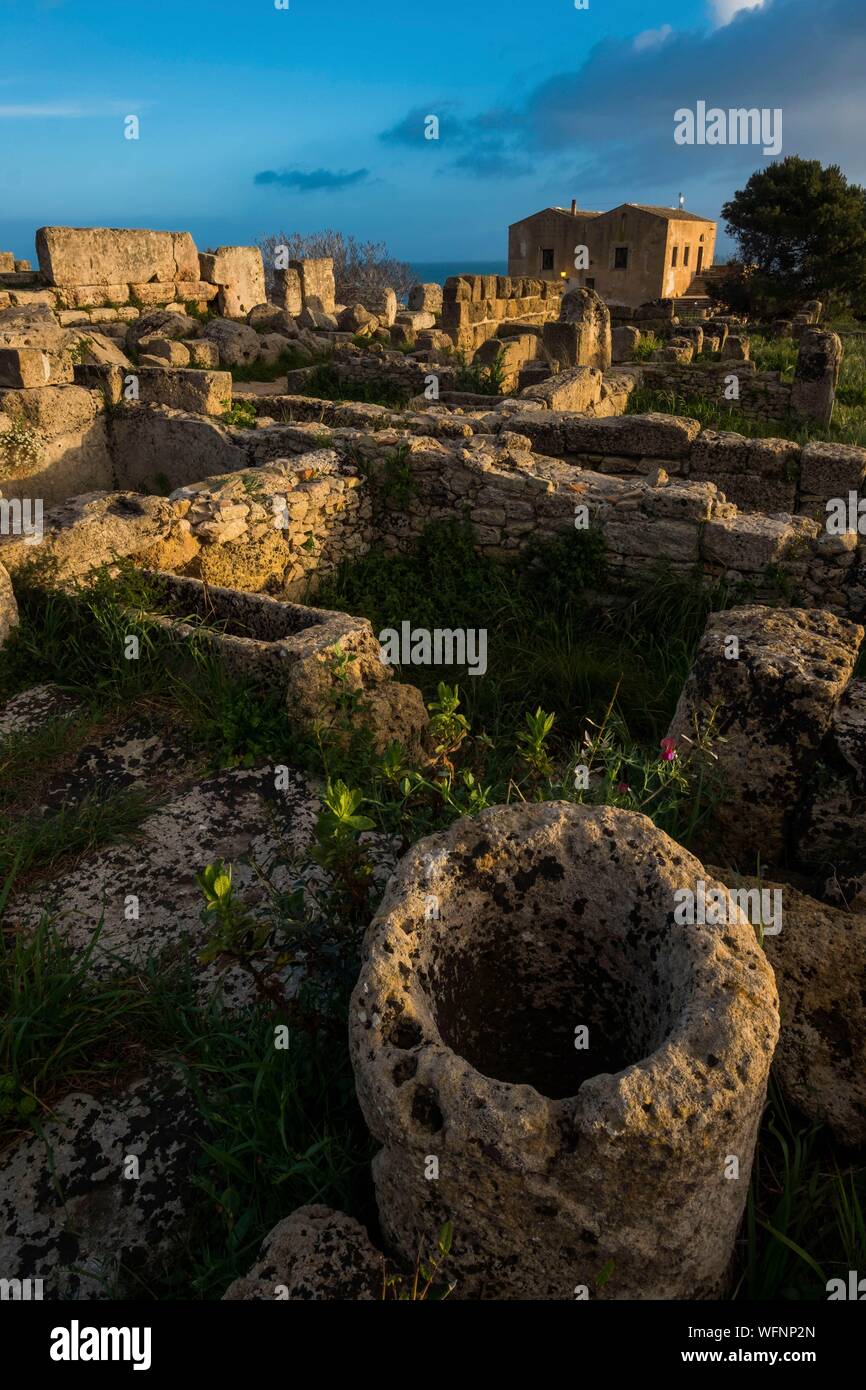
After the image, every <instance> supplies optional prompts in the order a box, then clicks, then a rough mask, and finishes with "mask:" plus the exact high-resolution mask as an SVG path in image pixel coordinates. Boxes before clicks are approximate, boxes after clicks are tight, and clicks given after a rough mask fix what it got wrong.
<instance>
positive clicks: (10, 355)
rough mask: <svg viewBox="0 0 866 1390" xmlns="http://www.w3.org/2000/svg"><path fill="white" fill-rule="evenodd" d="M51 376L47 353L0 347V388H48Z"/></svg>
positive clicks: (23, 348) (32, 349) (33, 349)
mask: <svg viewBox="0 0 866 1390" xmlns="http://www.w3.org/2000/svg"><path fill="white" fill-rule="evenodd" d="M51 376H52V372H51V358H50V357H49V355H48V353H47V352H42V351H41V350H40V349H39V348H34V347H21V348H9V347H0V386H9V387H16V388H17V387H31V386H47V385H48V383H49V381H50V380H51ZM70 379H71V376H70Z"/></svg>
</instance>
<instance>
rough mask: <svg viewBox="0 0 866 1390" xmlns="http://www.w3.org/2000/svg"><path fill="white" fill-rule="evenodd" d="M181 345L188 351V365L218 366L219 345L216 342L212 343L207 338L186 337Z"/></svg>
mask: <svg viewBox="0 0 866 1390" xmlns="http://www.w3.org/2000/svg"><path fill="white" fill-rule="evenodd" d="M183 346H184V347H185V348H186V350H187V352H188V353H189V365H190V366H191V367H218V366H219V364H220V351H219V346H218V344H217V343H212V342H211V341H210V339H209V338H187V339H184V340H183Z"/></svg>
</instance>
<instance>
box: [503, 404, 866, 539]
mask: <svg viewBox="0 0 866 1390" xmlns="http://www.w3.org/2000/svg"><path fill="white" fill-rule="evenodd" d="M514 404H515V408H514V409H512V410H509V412H508V421H509V428H510V429H512V430H514V431H516V432H517V433H519V434H523V435H525V436H526V437H527V438H528V439H529V440H530V441H531V445H532V448H533V449H534V450H536V452H538V453H542V454H549V455H551V456H553V457H555V458H560V459H564V460H566V461H567V462H569V463H574V464H578V465H579V466H580V467H583V468H589V469H592V470H593V471H596V472H599V473H606V474H614V475H622V474H629V473H634V474H650V473H653V472H655V471H656V470H657V469H658V468H663V469H664V470H665V472H667V473H668V474H670V475H671V476H675V477H679V478H684V479H685V478H688V479H693V480H695V481H699V482H706V481H711V482H715V483H716V484H717V485H718V487H719V489H720V491H722V492H723V493H724V494H725V496H726V498H727V499H728V501H733V502H735V503H736V505H737V506H738V507H740V508H742V509H743V510H744V511H755V512H765V513H772V512H793V513H795V514H800V515H804V516H809V517H812V518H814V519H817V520H819V521H821V522H822V524H823V523H824V522H826V519H827V515H828V511H827V503H828V502H830V501H832V500H834V499H839V498H843V499H846V500H847V499H848V497H849V494H850V493H851V492H854V493H855V494H856V495H857V498H858V499H860V498H866V449H862V448H858V447H857V446H855V445H851V444H826V443H821V442H811V443H809V444H798V443H796V442H795V441H793V440H788V439H749V438H746V436H744V435H741V434H734V433H732V432H730V431H717V430H701V428H700V425H699V424H698V422H697V421H696V420H688V419H684V418H680V417H678V416H673V415H619V416H614V417H612V418H609V419H605V420H591V419H587V418H586V417H585V416H583V415H574V414H569V413H568V412H562V411H560V412H546V413H541V412H537V411H533V412H531V413H529V412H527V413H521V412H520V411H519V410H518V409H517V408H516V403H514Z"/></svg>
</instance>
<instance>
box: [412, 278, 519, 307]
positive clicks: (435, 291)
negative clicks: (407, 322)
mask: <svg viewBox="0 0 866 1390" xmlns="http://www.w3.org/2000/svg"><path fill="white" fill-rule="evenodd" d="M500 297H503V298H504V296H500V295H499V293H498V292H497V295H496V298H497V299H498V298H500ZM442 298H443V295H442V286H441V285H435V284H426V285H413V286H412V288H411V290H410V291H409V297H408V301H407V302H408V306H409V308H410V309H412V310H414V311H415V312H416V313H417V312H424V313H428V314H441V313H442Z"/></svg>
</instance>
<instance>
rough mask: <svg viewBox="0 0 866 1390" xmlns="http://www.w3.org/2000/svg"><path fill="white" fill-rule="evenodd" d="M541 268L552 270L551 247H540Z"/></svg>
mask: <svg viewBox="0 0 866 1390" xmlns="http://www.w3.org/2000/svg"><path fill="white" fill-rule="evenodd" d="M541 269H542V270H553V247H552V246H549V247H548V246H543V247H542V248H541Z"/></svg>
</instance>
